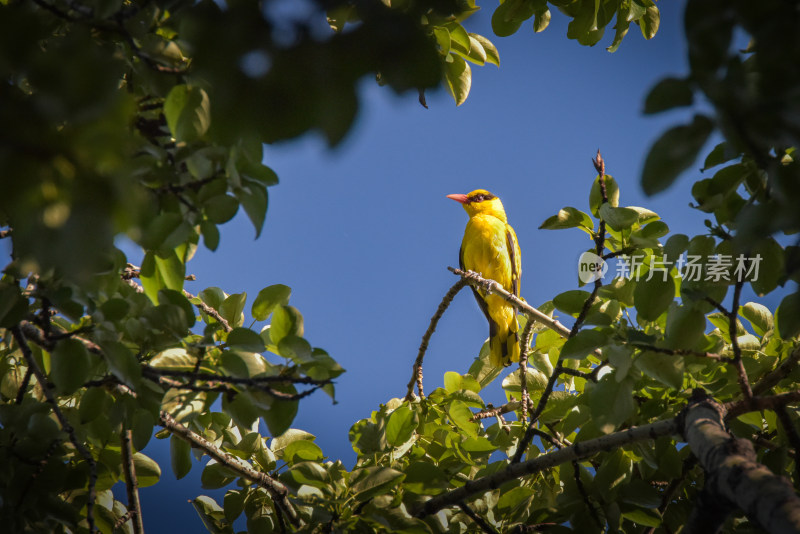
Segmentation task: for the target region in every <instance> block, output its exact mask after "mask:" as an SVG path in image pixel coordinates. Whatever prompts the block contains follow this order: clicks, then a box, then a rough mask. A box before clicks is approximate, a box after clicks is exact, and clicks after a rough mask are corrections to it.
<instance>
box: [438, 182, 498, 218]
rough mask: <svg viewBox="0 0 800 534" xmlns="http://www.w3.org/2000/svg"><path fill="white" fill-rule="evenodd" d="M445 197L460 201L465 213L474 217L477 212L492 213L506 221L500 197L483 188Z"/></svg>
mask: <svg viewBox="0 0 800 534" xmlns="http://www.w3.org/2000/svg"><path fill="white" fill-rule="evenodd" d="M447 198H450V199H453V200H455V201H456V202H460V203H461V205H462V206H464V209H465V210H466V212H467V215H469V216H470V217H474V216H475V215H478V214H486V215H493V216H494V217H497V218H498V219H500V220H501V221H503V222H507V221H506V211H505V210H504V209H503V203H502V202H500V199H499V198H497V197H496V196H494V195H493V194H491V193H490V192H489V191H487V190H485V189H476V190H475V191H472V192H471V193H467V194H466V195H463V194H455V195H447Z"/></svg>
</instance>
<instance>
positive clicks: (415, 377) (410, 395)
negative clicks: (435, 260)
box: [406, 278, 467, 401]
mask: <svg viewBox="0 0 800 534" xmlns="http://www.w3.org/2000/svg"><path fill="white" fill-rule="evenodd" d="M466 285H467V280H465V279H463V278H462V279H461V280H459V281H458V282H456V283H455V284H453V287H451V288H450V290H449V291H448V292H447V294H445V296H444V298H443V299H442V302H441V303H440V304H439V307H438V308H437V309H436V313H434V314H433V317H431V322H430V324H429V325H428V329H427V330H426V331H425V334H424V335H423V336H422V342H421V343H420V344H419V351H417V359H416V360H415V361H414V371H413V373H412V374H411V380H410V381H409V382H408V392H407V393H406V400H408V401H412V400H414V384H417V389H418V390H419V396H420V397H424V396H425V393H424V392H423V389H422V360H423V358H425V351H427V350H428V343H429V342H430V340H431V336H432V335H433V332H434V331H435V330H436V325H437V324H439V319H441V318H442V315H444V312H445V310H447V307H448V306H450V303H451V302H453V299H454V298H455V296H456V295H457V294H458V292H459V291H461V290H462V289H464V286H466Z"/></svg>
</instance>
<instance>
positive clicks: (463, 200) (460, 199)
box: [447, 193, 467, 204]
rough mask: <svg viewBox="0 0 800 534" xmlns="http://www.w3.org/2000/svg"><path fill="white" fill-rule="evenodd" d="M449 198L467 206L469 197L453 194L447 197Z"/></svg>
mask: <svg viewBox="0 0 800 534" xmlns="http://www.w3.org/2000/svg"><path fill="white" fill-rule="evenodd" d="M447 198H452V199H453V200H455V201H456V202H460V203H461V204H466V203H467V195H462V194H458V193H456V194H453V195H447Z"/></svg>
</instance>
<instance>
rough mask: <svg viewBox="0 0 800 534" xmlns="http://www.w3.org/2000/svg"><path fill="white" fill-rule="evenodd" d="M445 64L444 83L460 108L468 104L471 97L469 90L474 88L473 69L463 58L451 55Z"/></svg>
mask: <svg viewBox="0 0 800 534" xmlns="http://www.w3.org/2000/svg"><path fill="white" fill-rule="evenodd" d="M448 59H451V61H446V62H445V64H444V81H445V87H446V88H447V91H448V92H449V93H450V95H451V96H452V97H453V100H455V102H456V106H460V105H461V104H463V103H464V102H466V100H467V97H468V96H469V90H470V88H471V87H472V69H470V67H469V65H468V64H467V62H466V61H464V59H463V58H462V57H461V56H457V55H454V54H450V55H449V56H448Z"/></svg>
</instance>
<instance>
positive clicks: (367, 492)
mask: <svg viewBox="0 0 800 534" xmlns="http://www.w3.org/2000/svg"><path fill="white" fill-rule="evenodd" d="M350 477H351V483H352V485H351V489H352V491H353V493H354V495H355V498H356V500H357V501H358V502H364V501H368V500H369V499H371V498H373V497H375V496H376V495H382V494H385V493H389V492H390V491H392V489H393V488H394V487H395V486H397V485H398V484H399V483H400V482H402V480H403V479H404V478H405V475H404V474H403V473H401V472H400V471H396V470H394V469H391V468H389V467H377V466H375V467H365V468H362V469H354V470H353V472H352V473H351V474H350Z"/></svg>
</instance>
